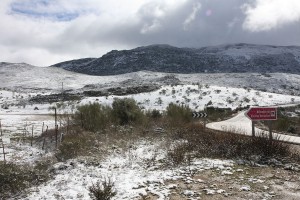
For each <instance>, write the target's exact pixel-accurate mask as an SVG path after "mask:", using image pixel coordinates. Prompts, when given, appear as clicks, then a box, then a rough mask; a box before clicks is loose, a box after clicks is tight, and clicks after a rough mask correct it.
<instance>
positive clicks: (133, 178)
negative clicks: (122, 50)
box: [0, 66, 300, 200]
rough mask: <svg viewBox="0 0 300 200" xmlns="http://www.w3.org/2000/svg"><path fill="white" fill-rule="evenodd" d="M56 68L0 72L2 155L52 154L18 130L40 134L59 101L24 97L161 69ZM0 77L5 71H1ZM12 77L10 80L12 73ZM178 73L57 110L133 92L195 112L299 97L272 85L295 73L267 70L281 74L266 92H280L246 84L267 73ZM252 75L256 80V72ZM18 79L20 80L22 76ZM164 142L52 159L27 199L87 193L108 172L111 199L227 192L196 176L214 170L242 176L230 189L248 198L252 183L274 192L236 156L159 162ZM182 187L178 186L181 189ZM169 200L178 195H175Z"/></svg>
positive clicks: (151, 103) (150, 103) (157, 105)
mask: <svg viewBox="0 0 300 200" xmlns="http://www.w3.org/2000/svg"><path fill="white" fill-rule="evenodd" d="M15 68H18V66H15ZM45 70H46V71H45ZM0 72H1V69H0ZM61 72H62V71H61V70H60V69H37V68H35V69H32V68H31V67H28V68H26V69H24V70H23V71H22V72H21V73H18V74H17V73H16V71H15V70H14V68H11V70H10V71H8V72H7V71H6V76H4V77H1V81H2V80H3V83H1V89H0V107H1V108H0V121H1V129H2V134H3V136H2V137H1V138H2V140H3V142H4V144H5V150H6V152H7V153H8V154H7V155H6V159H7V160H8V161H11V162H17V163H23V164H24V163H25V164H30V165H31V164H33V163H34V162H35V161H36V160H39V159H42V158H44V157H47V156H51V155H49V154H48V153H47V152H45V151H43V150H41V148H40V147H37V146H33V147H31V146H30V145H29V144H28V142H27V143H24V142H23V141H22V137H20V136H24V135H26V136H30V134H31V132H32V130H33V134H34V136H39V135H40V134H41V132H42V128H43V124H44V130H45V128H46V126H48V128H49V129H53V128H54V116H53V114H54V112H53V110H50V109H49V108H50V107H53V106H56V103H52V104H49V103H44V104H31V103H28V101H27V100H28V98H30V97H33V96H36V95H46V94H53V93H57V92H61V90H62V88H61V87H62V83H64V90H71V91H72V92H74V91H75V92H76V91H80V92H81V91H83V88H84V86H86V85H96V86H97V87H99V88H101V87H112V86H120V85H122V82H124V81H128V80H130V81H131V84H133V85H136V84H139V83H141V82H142V81H144V80H145V81H146V82H148V83H150V82H151V83H155V81H156V80H160V79H161V78H163V77H165V75H166V74H162V73H150V72H139V73H131V74H127V75H124V76H108V77H93V76H87V75H80V74H76V73H71V72H66V74H64V75H62V73H61ZM7 73H8V74H7ZM0 76H2V75H1V73H0ZM14 76H15V77H16V78H15V79H13V78H12V77H14ZM230 76H233V79H229V77H230ZM285 76H286V77H285ZM33 77H39V78H33ZM175 77H176V78H178V79H179V80H180V82H181V83H183V84H179V85H169V84H161V88H160V89H158V90H156V91H153V92H149V93H140V94H135V95H126V96H115V95H108V96H101V97H85V98H83V99H82V100H81V101H74V102H64V103H65V105H66V106H65V107H64V108H62V109H59V110H58V113H59V114H62V113H65V112H66V113H72V112H74V108H75V107H76V106H77V105H83V104H86V103H92V102H99V103H101V104H105V105H111V104H112V102H113V100H114V98H134V99H135V100H136V101H137V103H138V105H139V106H140V107H141V108H143V109H144V110H148V109H157V110H161V111H163V110H165V109H166V107H167V106H168V104H169V103H171V102H172V103H175V104H178V105H187V106H189V107H190V108H192V109H193V110H195V111H201V110H203V109H205V107H207V106H214V107H221V108H232V109H236V108H238V107H245V106H254V105H255V106H274V105H283V104H290V103H299V102H300V97H299V96H292V95H287V93H290V92H285V91H283V89H282V87H277V86H279V85H286V86H287V87H289V86H290V85H291V86H293V87H295V85H296V84H295V83H298V82H299V80H300V79H299V76H298V75H290V76H287V75H284V74H283V75H280V74H272V77H273V80H272V78H270V80H268V81H269V83H272V81H275V82H276V81H277V80H279V79H281V80H282V82H281V83H278V84H279V85H274V86H272V87H270V89H268V91H273V89H274V91H279V92H281V93H285V94H276V93H270V92H262V91H258V90H255V89H251V88H250V87H249V86H253V87H254V88H256V87H258V88H259V87H262V88H263V87H267V85H262V84H261V83H263V82H262V81H263V80H264V79H265V78H266V77H260V75H257V74H250V75H249V77H250V78H249V79H251V78H253V80H259V83H256V82H255V81H253V82H251V80H248V79H247V80H243V78H245V75H238V74H236V75H228V74H227V75H226V74H223V75H220V74H219V75H217V74H216V75H210V74H203V75H201V76H200V75H176V76H175ZM216 77H217V78H216ZM257 77H260V79H256V78H257ZM2 78H3V79H2ZM20 79H22V80H23V81H22V82H20ZM288 80H291V81H293V83H292V84H290V83H289V82H288ZM247 81H248V82H247ZM268 81H267V82H268ZM245 82H246V83H245ZM192 83H194V84H192ZM196 83H198V84H196ZM264 84H266V83H264ZM286 86H285V87H286ZM243 87H245V88H243ZM4 88H6V89H4ZM272 88H273V89H272ZM278 88H279V89H278ZM291 91H292V90H291ZM296 91H297V88H296ZM36 108H37V109H36ZM162 142H164V141H156V142H155V143H153V142H149V141H138V142H137V143H135V144H134V146H133V148H132V149H127V150H126V151H125V152H123V153H119V152H118V151H113V152H112V153H111V155H107V157H106V158H105V160H101V161H99V164H97V165H90V164H89V163H87V161H85V160H84V159H83V158H79V159H75V160H69V161H67V162H65V163H57V164H56V165H55V166H54V171H55V173H56V175H55V176H54V179H53V180H50V181H48V182H46V183H45V184H43V185H41V186H38V187H34V188H30V193H29V196H28V197H26V199H28V200H30V199H33V200H35V199H36V200H38V199H47V200H48V199H89V195H88V187H89V186H90V185H91V184H92V183H95V182H96V181H97V180H103V179H105V178H111V179H112V180H113V181H114V183H115V188H116V191H117V196H116V197H115V199H142V197H143V195H146V194H150V193H151V194H153V195H156V197H155V198H153V199H169V197H170V196H172V195H173V196H174V194H173V193H175V192H177V193H179V194H182V196H181V197H182V198H185V199H187V198H189V199H200V198H202V197H203V195H208V196H209V195H213V196H214V195H219V196H216V199H218V198H222V197H228V198H229V199H230V195H231V194H232V193H234V192H233V190H234V189H232V188H231V189H230V188H229V187H227V188H225V187H222V186H221V185H219V186H216V185H214V183H212V182H211V181H209V180H202V178H201V176H200V175H201V174H205V173H216V176H218V177H223V178H224V179H226V177H229V178H230V177H231V176H232V177H233V178H232V180H233V182H234V183H236V184H237V185H238V184H239V181H237V179H238V180H240V179H242V178H241V177H244V179H245V181H244V182H241V184H240V185H238V186H236V191H235V192H241V193H242V194H241V196H240V197H241V199H248V198H247V194H250V193H251V192H252V190H254V189H253V187H254V188H255V187H256V186H255V185H256V184H261V185H259V187H262V188H265V189H261V190H262V191H263V192H258V193H259V195H258V196H251V198H252V199H271V198H272V197H273V196H274V195H275V194H276V193H275V194H274V193H273V192H274V191H273V189H272V190H271V189H270V188H271V187H272V183H271V182H267V181H266V180H267V178H266V180H263V182H261V181H258V180H261V179H259V177H252V179H251V176H249V177H248V175H249V174H248V175H247V173H246V172H245V173H243V170H242V169H238V168H236V166H235V164H234V162H233V161H228V160H223V161H222V160H212V159H201V160H199V159H198V160H193V161H192V163H191V164H190V165H189V166H183V167H174V168H173V169H172V170H171V169H170V168H168V169H166V168H163V167H162V166H161V165H160V163H161V162H160V160H164V159H165V157H166V150H165V149H163V148H161V146H160V145H161V143H162ZM0 150H1V149H0ZM2 159H3V155H2V154H0V160H2ZM151 159H152V160H153V159H154V161H155V162H154V163H152V164H151V165H150V166H149V165H147V163H148V164H149V160H151ZM191 171H195V172H197V173H198V174H200V175H199V176H200V177H198V178H195V177H191V174H190V173H191ZM240 173H242V175H241V174H240ZM236 177H238V178H236ZM246 177H247V178H246ZM254 179H255V180H256V181H254ZM180 181H181V182H184V184H185V185H182V184H179V183H178V182H180ZM174 182H175V183H174ZM193 183H194V184H198V185H201V184H202V186H203V188H202V189H201V191H202V192H201V193H202V194H200V193H199V192H198V193H197V192H195V191H194V190H193V187H189V186H190V185H191V184H193ZM189 184H190V185H189ZM220 184H221V183H220ZM228 185H230V184H228ZM257 187H258V186H257ZM278 187H279V186H278ZM179 188H181V189H180V190H179ZM199 190H200V189H199ZM257 191H259V188H257ZM278 191H279V190H278ZM294 194H295V199H297V198H299V196H300V195H299V194H298V193H297V192H294V193H293V195H294ZM243 195H246V197H245V196H243ZM208 196H205V197H208ZM293 197H294V196H293ZM249 198H250V197H249ZM174 199H181V198H180V197H176V198H174Z"/></svg>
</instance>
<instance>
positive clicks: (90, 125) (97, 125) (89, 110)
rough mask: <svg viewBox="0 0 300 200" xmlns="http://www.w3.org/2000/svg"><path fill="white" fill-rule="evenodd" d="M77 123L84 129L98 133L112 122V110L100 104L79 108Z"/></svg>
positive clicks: (76, 117) (76, 115)
mask: <svg viewBox="0 0 300 200" xmlns="http://www.w3.org/2000/svg"><path fill="white" fill-rule="evenodd" d="M77 110H78V111H77V112H76V113H75V117H74V118H75V123H76V124H78V125H80V126H82V128H83V129H85V130H88V131H92V132H97V131H99V130H102V129H104V128H105V127H106V126H107V125H108V124H109V123H110V122H111V113H112V112H111V108H110V107H108V106H102V105H100V104H99V103H90V104H87V105H82V106H78V107H77Z"/></svg>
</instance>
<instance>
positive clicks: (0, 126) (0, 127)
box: [0, 120, 3, 136]
mask: <svg viewBox="0 0 300 200" xmlns="http://www.w3.org/2000/svg"><path fill="white" fill-rule="evenodd" d="M0 134H1V136H3V133H2V125H1V120H0Z"/></svg>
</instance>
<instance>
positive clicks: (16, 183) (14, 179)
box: [0, 162, 49, 199]
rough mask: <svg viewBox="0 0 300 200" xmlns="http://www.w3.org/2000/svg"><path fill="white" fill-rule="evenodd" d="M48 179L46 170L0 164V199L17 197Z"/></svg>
mask: <svg viewBox="0 0 300 200" xmlns="http://www.w3.org/2000/svg"><path fill="white" fill-rule="evenodd" d="M48 178H49V175H48V173H47V172H46V170H42V169H38V168H30V167H28V166H21V165H16V164H13V163H6V164H4V163H1V162H0V199H6V198H9V197H12V196H15V197H16V196H18V195H19V194H22V193H24V190H25V189H26V188H29V187H32V186H35V185H38V184H40V183H42V182H44V181H46V180H47V179H48Z"/></svg>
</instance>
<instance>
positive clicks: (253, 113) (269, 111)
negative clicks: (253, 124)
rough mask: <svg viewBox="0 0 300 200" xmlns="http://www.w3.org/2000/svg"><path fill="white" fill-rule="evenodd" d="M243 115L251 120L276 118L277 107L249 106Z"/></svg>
mask: <svg viewBox="0 0 300 200" xmlns="http://www.w3.org/2000/svg"><path fill="white" fill-rule="evenodd" d="M245 115H246V117H248V118H249V119H251V120H252V121H259V120H277V108H270V107H253V108H250V109H249V110H248V111H247V112H246V113H245Z"/></svg>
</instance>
